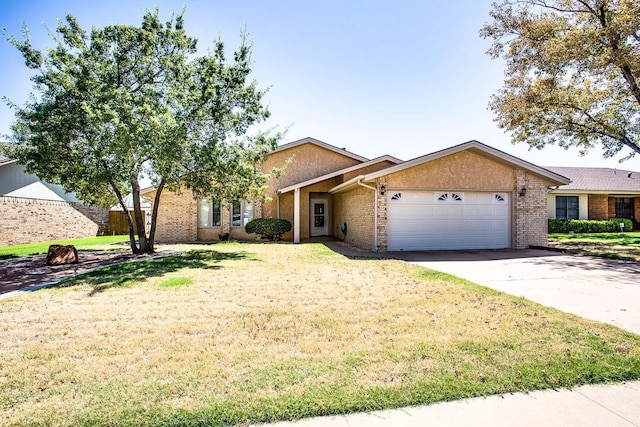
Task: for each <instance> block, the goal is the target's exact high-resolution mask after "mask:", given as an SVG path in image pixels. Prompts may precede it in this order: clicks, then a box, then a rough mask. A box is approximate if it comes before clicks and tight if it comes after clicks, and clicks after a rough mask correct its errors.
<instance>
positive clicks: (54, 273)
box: [0, 251, 158, 295]
mask: <svg viewBox="0 0 640 427" xmlns="http://www.w3.org/2000/svg"><path fill="white" fill-rule="evenodd" d="M154 256H158V254H151V255H149V254H144V255H133V254H132V253H131V252H129V251H110V252H94V251H78V263H77V264H65V265H54V266H49V265H46V261H47V256H46V255H34V256H29V257H21V258H13V259H9V260H6V261H0V295H2V294H6V293H8V292H12V291H16V290H20V289H24V288H29V287H34V286H38V285H42V284H45V283H49V282H52V281H59V280H62V279H64V278H66V277H69V276H73V275H76V274H80V273H85V272H87V271H89V270H93V269H95V268H98V267H106V266H108V265H112V264H118V263H121V262H127V261H134V260H142V259H145V258H151V257H154Z"/></svg>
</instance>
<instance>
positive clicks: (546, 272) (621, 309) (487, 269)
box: [389, 249, 640, 334]
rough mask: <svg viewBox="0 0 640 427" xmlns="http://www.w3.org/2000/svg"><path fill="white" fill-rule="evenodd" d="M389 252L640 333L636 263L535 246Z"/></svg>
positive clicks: (638, 269) (639, 285)
mask: <svg viewBox="0 0 640 427" xmlns="http://www.w3.org/2000/svg"><path fill="white" fill-rule="evenodd" d="M389 255H391V256H393V257H397V258H400V259H403V260H406V261H409V262H412V263H415V264H419V265H422V266H424V267H428V268H431V269H433V270H438V271H442V272H445V273H449V274H453V275H455V276H458V277H462V278H464V279H467V280H470V281H472V282H475V283H478V284H480V285H483V286H487V287H490V288H493V289H497V290H499V291H502V292H506V293H509V294H512V295H516V296H523V297H525V298H527V299H529V300H532V301H536V302H539V303H541V304H543V305H547V306H550V307H555V308H558V309H560V310H562V311H566V312H568V313H574V314H577V315H579V316H582V317H585V318H587V319H592V320H597V321H600V322H605V323H609V324H612V325H615V326H618V327H620V328H623V329H626V330H628V331H631V332H634V333H636V334H640V263H637V262H630V261H617V260H608V259H604V258H595V257H586V256H577V255H568V254H563V253H557V252H551V251H544V250H533V249H528V250H495V251H494V250H483V251H452V252H393V253H390V254H389Z"/></svg>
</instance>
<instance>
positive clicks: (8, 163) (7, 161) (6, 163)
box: [0, 159, 18, 166]
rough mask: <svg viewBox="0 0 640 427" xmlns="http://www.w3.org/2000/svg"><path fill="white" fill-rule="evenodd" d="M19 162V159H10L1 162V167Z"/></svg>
mask: <svg viewBox="0 0 640 427" xmlns="http://www.w3.org/2000/svg"><path fill="white" fill-rule="evenodd" d="M17 161H18V160H17V159H9V160H5V161H4V162H2V161H0V166H5V165H10V164H11V163H16V162H17Z"/></svg>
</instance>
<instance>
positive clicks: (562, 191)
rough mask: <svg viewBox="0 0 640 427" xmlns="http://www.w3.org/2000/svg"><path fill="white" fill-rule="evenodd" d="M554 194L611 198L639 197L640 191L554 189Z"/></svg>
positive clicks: (552, 191)
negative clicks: (591, 195)
mask: <svg viewBox="0 0 640 427" xmlns="http://www.w3.org/2000/svg"><path fill="white" fill-rule="evenodd" d="M550 193H552V194H601V195H609V196H619V197H622V196H625V195H638V194H640V190H586V189H582V188H575V189H566V188H562V187H559V188H554V189H553V190H551V191H550Z"/></svg>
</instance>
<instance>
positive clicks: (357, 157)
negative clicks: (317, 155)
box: [269, 137, 369, 162]
mask: <svg viewBox="0 0 640 427" xmlns="http://www.w3.org/2000/svg"><path fill="white" fill-rule="evenodd" d="M303 144H314V145H317V146H318V147H322V148H325V149H327V150H330V151H333V152H335V153H338V154H342V155H343V156H347V157H351V158H352V159H355V160H358V161H360V162H367V161H369V159H367V158H366V157H362V156H360V155H358V154H354V153H352V152H350V151H347V149H346V148H338V147H336V146H334V145H331V144H327V143H326V142H322V141H319V140H317V139H314V138H309V137H307V138H302V139H299V140H297V141H293V142H289V143H286V144H283V145H281V146H279V147H278V148H276V149H275V150H274V151H272V152H271V153H277V152H279V151H284V150H288V149H290V148H293V147H297V146H298V145H303ZM271 153H269V154H271Z"/></svg>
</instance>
